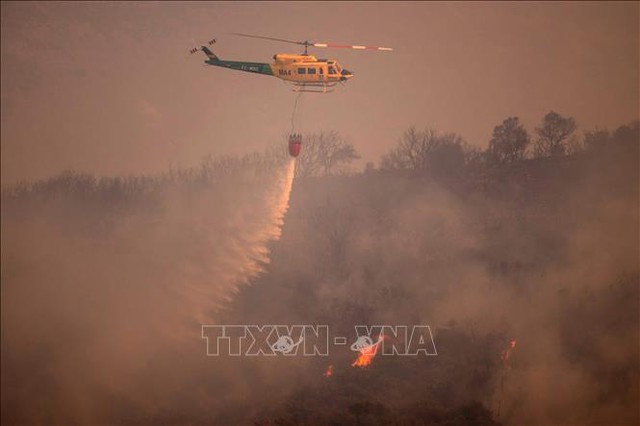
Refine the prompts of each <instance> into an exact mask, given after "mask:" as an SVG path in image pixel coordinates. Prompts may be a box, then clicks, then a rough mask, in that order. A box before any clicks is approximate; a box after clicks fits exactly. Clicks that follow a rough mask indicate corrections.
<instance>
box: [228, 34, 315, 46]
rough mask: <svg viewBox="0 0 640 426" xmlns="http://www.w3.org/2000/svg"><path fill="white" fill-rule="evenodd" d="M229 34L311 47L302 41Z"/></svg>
mask: <svg viewBox="0 0 640 426" xmlns="http://www.w3.org/2000/svg"><path fill="white" fill-rule="evenodd" d="M230 34H232V35H237V36H240V37H250V38H261V39H263V40H273V41H281V42H283V43H292V44H300V45H302V46H305V45H312V43H309V42H306V43H304V42H302V41H295V40H286V39H284V38H275V37H264V36H257V35H252V34H242V33H230Z"/></svg>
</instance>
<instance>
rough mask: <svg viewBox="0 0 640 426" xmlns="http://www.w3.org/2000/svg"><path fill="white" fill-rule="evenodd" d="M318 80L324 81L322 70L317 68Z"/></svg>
mask: <svg viewBox="0 0 640 426" xmlns="http://www.w3.org/2000/svg"><path fill="white" fill-rule="evenodd" d="M318 80H324V68H323V67H319V68H318Z"/></svg>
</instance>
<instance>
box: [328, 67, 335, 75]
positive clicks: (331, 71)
mask: <svg viewBox="0 0 640 426" xmlns="http://www.w3.org/2000/svg"><path fill="white" fill-rule="evenodd" d="M329 74H330V75H335V74H336V70H335V69H334V68H333V67H331V66H330V67H329Z"/></svg>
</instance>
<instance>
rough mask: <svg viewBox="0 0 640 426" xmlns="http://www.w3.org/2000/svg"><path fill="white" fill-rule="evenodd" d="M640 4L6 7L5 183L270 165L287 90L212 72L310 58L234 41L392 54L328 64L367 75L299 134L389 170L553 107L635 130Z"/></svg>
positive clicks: (582, 122) (345, 57)
mask: <svg viewBox="0 0 640 426" xmlns="http://www.w3.org/2000/svg"><path fill="white" fill-rule="evenodd" d="M638 27H639V5H638V3H637V2H628V3H573V2H572V3H526V4H523V3H399V2H393V3H334V2H331V3H309V2H304V3H289V2H284V3H264V2H256V3H250V2H242V3H210V4H207V3H182V2H181V3H157V4H154V3H146V2H145V3H126V4H125V3H94V2H87V3H49V2H47V3H13V2H12V3H5V2H3V3H2V38H1V40H2V135H1V145H2V164H1V165H2V175H1V176H2V183H3V184H6V183H10V182H13V181H16V180H19V179H25V178H27V179H33V178H42V177H47V176H50V175H52V174H55V173H58V172H60V171H62V170H65V169H75V170H82V171H87V172H92V173H96V174H98V175H104V174H109V175H111V174H121V173H126V174H130V173H147V172H157V171H164V170H167V169H168V168H169V167H170V166H173V167H188V166H195V165H198V164H199V162H200V160H201V158H202V157H203V156H205V155H207V154H209V153H211V154H213V155H222V154H241V153H246V152H250V151H254V150H261V149H263V148H264V147H266V146H267V145H269V144H273V143H275V142H277V141H279V140H283V139H284V137H285V135H286V134H287V133H288V132H289V130H290V125H291V122H290V120H291V113H292V109H293V103H294V99H295V96H296V95H295V94H294V93H293V92H291V91H290V90H289V88H288V87H287V86H285V84H284V83H283V82H281V81H280V80H278V79H276V78H273V77H265V76H259V75H253V74H248V73H241V72H234V71H230V70H226V69H221V68H216V67H210V66H205V65H203V63H202V61H203V60H204V55H202V54H201V53H198V54H196V55H189V54H188V51H189V49H190V48H192V47H194V46H198V45H199V44H200V43H202V42H205V41H207V40H208V39H210V38H213V37H216V38H217V40H218V43H217V44H216V45H215V46H214V51H215V52H216V53H217V54H218V56H220V57H221V58H222V59H238V60H247V61H257V62H270V60H271V57H272V56H273V54H274V53H297V52H298V51H299V49H298V47H297V46H293V45H287V44H282V43H276V42H268V41H261V40H251V39H244V38H239V37H233V36H230V35H227V33H229V32H246V33H254V34H263V35H267V36H272V37H282V38H291V39H300V40H304V39H309V40H312V41H318V42H323V41H328V42H342V43H353V44H371V45H382V46H391V47H393V48H394V49H395V50H394V52H392V53H386V52H382V53H373V52H359V51H346V50H321V49H316V50H314V52H312V53H315V54H317V56H319V57H333V58H336V59H338V60H339V61H340V63H341V64H342V65H343V66H345V67H346V68H348V69H349V70H351V71H353V72H354V74H355V77H354V79H353V80H351V81H350V82H349V83H348V84H347V85H346V86H345V87H340V88H338V90H336V91H335V92H334V93H332V94H324V95H316V94H305V95H303V97H302V98H301V101H300V104H299V109H298V114H297V118H298V119H297V123H296V127H297V130H299V131H302V132H313V131H319V130H336V131H338V132H340V133H341V134H343V135H344V136H346V137H347V138H348V140H350V141H351V142H353V143H354V144H355V146H356V148H357V149H358V151H359V152H360V153H361V154H362V155H363V157H364V159H365V160H373V161H377V160H378V158H379V156H380V154H382V153H384V152H385V151H387V150H388V149H389V148H390V147H391V146H393V144H395V143H396V141H397V139H398V137H399V136H400V135H401V133H402V132H403V130H405V129H406V128H407V127H408V126H411V125H416V126H418V127H426V126H429V127H433V128H435V129H437V130H439V131H455V132H457V133H459V134H461V135H462V136H463V137H464V138H465V139H466V140H467V141H468V142H470V143H472V144H476V145H479V146H483V147H484V146H486V145H487V143H488V140H489V138H490V135H491V131H492V129H493V127H494V126H495V125H496V124H499V123H500V122H501V121H502V120H503V119H504V118H506V117H507V116H511V115H516V116H519V117H520V118H521V119H522V120H523V121H524V123H525V124H526V126H527V127H528V129H529V130H530V131H532V130H533V127H534V126H535V125H536V124H537V123H538V122H539V121H540V119H541V117H542V116H543V115H544V114H545V113H546V112H548V111H549V110H551V109H553V110H556V111H558V112H560V113H561V114H565V115H571V116H573V117H575V118H576V120H577V122H578V125H579V126H580V130H589V129H592V128H594V127H596V126H599V127H609V128H613V127H616V126H618V125H620V124H623V123H626V122H629V121H631V120H634V119H638V115H639V114H638V96H639V95H638V52H639V50H640V49H639V35H638Z"/></svg>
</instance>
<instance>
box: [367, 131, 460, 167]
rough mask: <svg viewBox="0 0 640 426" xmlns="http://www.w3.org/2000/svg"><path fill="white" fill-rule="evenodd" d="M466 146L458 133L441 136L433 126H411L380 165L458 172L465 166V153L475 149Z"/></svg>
mask: <svg viewBox="0 0 640 426" xmlns="http://www.w3.org/2000/svg"><path fill="white" fill-rule="evenodd" d="M466 147H467V145H466V144H465V142H464V141H463V140H462V138H461V137H460V136H458V135H456V134H455V133H446V134H443V135H439V134H437V133H436V131H435V130H433V129H426V130H424V131H417V130H416V128H415V127H410V128H409V129H408V130H406V131H405V132H404V134H403V135H402V137H401V138H400V141H399V142H398V145H397V146H396V147H395V148H394V149H392V150H391V151H390V152H389V153H387V154H385V155H384V156H383V157H382V159H381V161H380V167H381V168H382V169H386V170H410V171H412V172H415V173H424V172H427V173H431V174H436V175H442V174H451V173H457V171H459V170H461V169H462V168H463V167H464V165H465V162H466V154H465V152H466V151H469V152H471V151H472V150H471V149H466ZM465 149H466V151H465Z"/></svg>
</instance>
